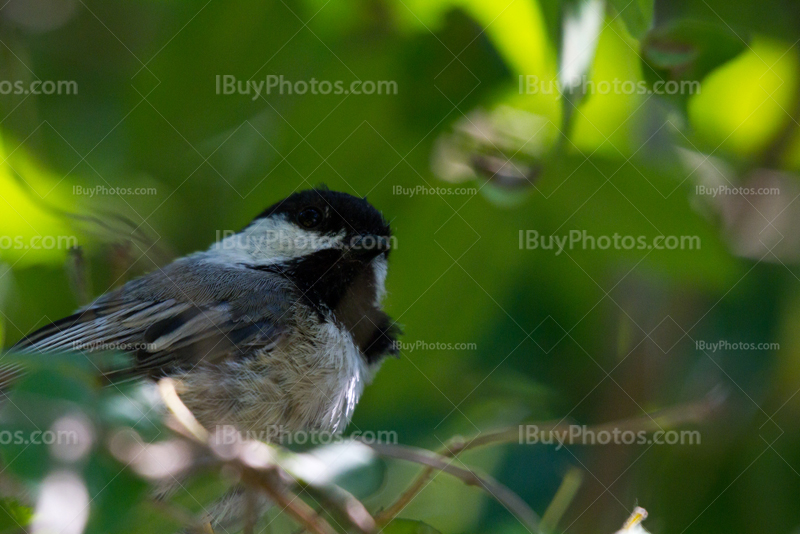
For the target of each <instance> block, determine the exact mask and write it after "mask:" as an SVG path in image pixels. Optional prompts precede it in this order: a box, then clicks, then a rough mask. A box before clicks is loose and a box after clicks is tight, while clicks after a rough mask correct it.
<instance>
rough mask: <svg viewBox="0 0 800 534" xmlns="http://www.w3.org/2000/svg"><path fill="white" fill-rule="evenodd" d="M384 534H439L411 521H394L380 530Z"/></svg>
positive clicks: (420, 523)
mask: <svg viewBox="0 0 800 534" xmlns="http://www.w3.org/2000/svg"><path fill="white" fill-rule="evenodd" d="M381 531H382V532H383V533H384V534H439V531H438V530H436V529H435V528H433V527H432V526H430V525H428V524H427V523H423V522H422V521H413V520H411V519H395V520H394V521H392V522H391V523H389V524H388V525H386V526H385V527H383V529H382V530H381Z"/></svg>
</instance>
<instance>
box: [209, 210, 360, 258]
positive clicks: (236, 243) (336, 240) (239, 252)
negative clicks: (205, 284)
mask: <svg viewBox="0 0 800 534" xmlns="http://www.w3.org/2000/svg"><path fill="white" fill-rule="evenodd" d="M344 237H345V233H344V231H342V232H340V233H338V234H336V235H320V234H319V233H318V232H314V231H311V230H306V229H304V228H300V227H299V226H297V225H295V224H293V223H291V222H289V221H288V220H286V218H285V217H267V218H265V219H260V220H258V221H255V222H254V223H253V224H251V225H250V226H249V227H248V228H247V229H245V230H244V231H242V232H239V233H238V234H234V235H230V236H227V237H226V238H225V239H223V240H222V241H219V242H217V243H215V244H214V245H213V246H212V247H211V248H210V249H209V252H213V253H214V254H215V255H216V256H218V257H219V258H220V259H221V260H223V261H224V260H229V261H232V262H249V263H257V264H260V265H269V264H274V263H281V262H285V261H287V260H292V259H295V258H299V257H302V256H306V255H308V254H313V253H314V252H318V251H320V250H325V249H332V248H339V247H341V246H342V241H343V239H344Z"/></svg>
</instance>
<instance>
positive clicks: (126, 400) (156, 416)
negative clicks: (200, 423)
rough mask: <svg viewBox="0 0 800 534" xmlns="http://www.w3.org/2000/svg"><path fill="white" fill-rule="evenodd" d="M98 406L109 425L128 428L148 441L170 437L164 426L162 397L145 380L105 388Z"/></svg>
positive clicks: (101, 415) (100, 413)
mask: <svg viewBox="0 0 800 534" xmlns="http://www.w3.org/2000/svg"><path fill="white" fill-rule="evenodd" d="M98 407H99V415H100V417H101V418H102V419H103V421H104V422H105V423H106V424H108V425H109V426H112V427H113V426H124V427H129V428H131V429H133V430H135V431H136V432H137V433H138V434H139V436H140V437H141V438H142V439H143V440H144V441H145V442H148V443H149V442H152V441H155V440H157V439H158V438H159V437H164V436H166V435H167V433H166V432H165V431H164V427H163V425H162V417H163V414H164V412H163V410H162V406H161V404H160V397H159V396H158V392H157V391H156V388H155V387H154V385H153V384H152V383H148V382H143V381H142V382H133V383H126V384H123V385H120V386H116V387H109V388H105V389H104V390H102V391H101V398H100V401H99V402H98Z"/></svg>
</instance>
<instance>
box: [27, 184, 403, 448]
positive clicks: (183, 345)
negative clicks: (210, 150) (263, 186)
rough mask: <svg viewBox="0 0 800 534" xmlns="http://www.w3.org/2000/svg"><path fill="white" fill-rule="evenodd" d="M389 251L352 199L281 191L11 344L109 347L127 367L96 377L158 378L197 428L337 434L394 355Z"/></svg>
mask: <svg viewBox="0 0 800 534" xmlns="http://www.w3.org/2000/svg"><path fill="white" fill-rule="evenodd" d="M393 248H396V240H395V238H393V236H392V232H391V229H390V226H389V224H388V223H387V221H386V219H385V218H384V217H383V215H382V214H381V213H380V212H379V211H378V210H377V209H376V208H375V207H373V206H372V205H371V204H370V203H369V202H368V201H367V200H366V198H360V197H357V196H353V195H350V194H347V193H344V192H339V191H332V190H329V189H327V188H326V187H317V188H313V189H308V190H303V191H299V192H295V193H293V194H291V195H290V196H288V197H286V198H284V199H282V200H280V201H279V202H276V203H275V204H273V205H272V206H270V207H269V208H267V209H266V210H264V211H263V212H262V213H260V214H259V215H258V216H256V217H255V218H254V219H253V220H252V222H250V223H249V224H248V225H247V226H246V227H245V228H244V229H242V230H241V231H239V232H236V233H229V234H228V235H226V236H225V237H224V238H222V239H218V240H217V241H216V242H215V243H213V244H212V245H211V246H210V247H209V248H208V249H207V250H203V251H199V252H194V253H192V254H189V255H187V256H184V257H181V258H179V259H177V260H175V261H174V262H172V263H171V264H168V265H166V266H164V267H163V268H159V269H156V270H154V271H152V272H150V273H148V274H145V275H144V276H142V277H140V278H137V279H134V280H131V281H129V282H127V283H126V284H124V285H123V286H121V287H120V288H118V289H116V290H113V291H111V292H109V293H106V294H104V295H102V296H100V297H99V298H97V299H96V300H95V301H94V302H92V303H91V304H89V305H88V306H85V307H84V308H82V309H80V310H78V311H77V312H76V313H75V314H73V315H70V316H68V317H65V318H63V319H60V320H58V321H55V322H53V323H51V324H49V325H47V326H44V327H43V328H41V329H39V330H37V331H35V332H33V333H31V334H29V335H27V336H25V337H24V338H23V339H21V340H20V341H19V342H18V343H17V344H16V345H15V346H14V347H12V350H13V351H16V352H23V353H27V352H36V353H58V352H65V351H78V352H82V353H86V354H92V353H98V352H105V351H120V352H123V353H125V354H127V355H128V356H129V358H128V359H129V363H128V364H127V365H124V366H122V367H118V368H112V369H102V371H101V372H100V373H101V375H102V378H103V379H104V380H107V381H108V382H110V383H115V382H118V381H123V380H130V379H145V380H159V379H161V378H164V377H169V378H171V379H173V380H174V383H175V384H177V388H176V389H177V392H178V394H179V397H180V399H181V401H182V402H183V403H184V404H185V405H186V407H187V408H189V410H191V412H192V414H193V415H194V416H195V418H196V419H197V420H198V421H199V422H200V424H202V425H203V426H205V427H206V428H208V429H211V430H213V429H215V428H219V427H223V426H229V425H230V426H233V427H234V428H236V429H238V430H239V431H241V432H259V433H261V434H260V435H269V433H270V431H278V432H286V431H289V432H292V431H306V430H317V431H325V432H334V433H340V432H342V431H343V429H344V428H345V427H346V426H347V425H348V423H349V421H350V419H351V417H352V415H353V411H354V410H355V407H356V404H357V403H358V401H359V398H360V397H361V394H362V392H363V390H364V387H365V386H366V385H367V384H368V383H369V382H370V381H371V380H372V378H373V376H374V374H375V373H376V372H377V370H378V368H379V367H380V365H381V363H382V362H383V361H384V360H385V358H386V357H387V356H396V355H397V352H398V351H397V346H398V342H397V339H398V336H399V335H400V333H401V332H400V327H399V326H398V325H396V324H395V322H394V321H393V320H392V319H391V318H390V317H389V316H388V315H387V314H386V313H385V312H384V311H383V309H382V302H383V300H384V297H385V295H386V276H387V270H388V257H389V253H390V251H391V250H392V249H393ZM13 374H14V373H12V375H13Z"/></svg>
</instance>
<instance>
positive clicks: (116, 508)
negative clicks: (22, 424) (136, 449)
mask: <svg viewBox="0 0 800 534" xmlns="http://www.w3.org/2000/svg"><path fill="white" fill-rule="evenodd" d="M86 487H87V489H88V490H89V495H90V497H91V503H92V504H91V506H92V508H91V515H90V516H89V523H88V525H87V527H86V531H85V532H86V533H87V534H95V533H97V534H101V533H105V532H116V531H117V530H118V528H119V527H120V526H121V525H123V524H125V523H126V521H127V519H128V517H129V514H130V510H131V508H132V507H133V506H134V505H135V504H136V503H138V502H140V501H141V500H142V499H143V498H144V496H145V495H146V493H147V489H148V484H147V483H146V482H145V481H143V480H142V479H140V478H139V477H138V476H136V474H135V473H134V472H133V471H132V470H131V469H129V468H128V467H126V466H124V465H122V464H120V463H119V462H117V461H116V460H114V459H113V458H111V457H110V456H109V455H108V454H105V453H101V454H95V455H93V456H92V457H91V460H90V461H89V464H88V465H87V467H86Z"/></svg>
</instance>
